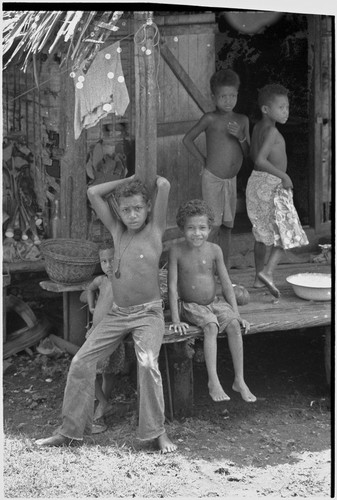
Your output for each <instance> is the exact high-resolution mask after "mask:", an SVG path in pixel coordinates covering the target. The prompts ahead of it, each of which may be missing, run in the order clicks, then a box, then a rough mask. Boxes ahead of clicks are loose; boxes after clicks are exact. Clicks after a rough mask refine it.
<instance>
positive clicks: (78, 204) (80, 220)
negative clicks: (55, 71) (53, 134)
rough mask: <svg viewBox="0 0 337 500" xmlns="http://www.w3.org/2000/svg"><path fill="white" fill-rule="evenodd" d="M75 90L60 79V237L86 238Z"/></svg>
mask: <svg viewBox="0 0 337 500" xmlns="http://www.w3.org/2000/svg"><path fill="white" fill-rule="evenodd" d="M74 114H75V86H74V81H73V79H72V78H70V76H69V73H68V72H63V74H62V75H61V110H60V132H61V133H60V148H62V149H63V150H64V151H65V153H64V155H63V157H62V158H61V162H60V165H61V189H60V205H61V236H62V237H63V238H84V239H85V238H87V229H88V215H87V209H86V208H87V206H88V204H87V201H88V200H87V177H86V170H85V164H86V141H85V136H86V133H85V131H82V134H81V136H80V137H79V138H78V139H77V140H75V133H74Z"/></svg>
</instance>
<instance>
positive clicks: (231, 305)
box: [168, 200, 256, 403]
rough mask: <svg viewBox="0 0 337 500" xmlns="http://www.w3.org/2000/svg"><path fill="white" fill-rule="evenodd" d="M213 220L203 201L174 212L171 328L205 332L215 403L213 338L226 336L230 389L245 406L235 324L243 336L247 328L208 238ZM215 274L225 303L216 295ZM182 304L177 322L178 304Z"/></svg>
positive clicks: (219, 397) (220, 396) (247, 396)
mask: <svg viewBox="0 0 337 500" xmlns="http://www.w3.org/2000/svg"><path fill="white" fill-rule="evenodd" d="M213 220H214V215H213V212H212V210H211V209H210V207H208V205H207V204H206V203H205V201H203V200H192V201H189V202H187V203H186V204H184V205H182V206H181V207H180V208H179V210H178V213H177V225H178V227H179V228H180V229H181V230H182V231H183V232H184V236H185V239H184V241H183V242H178V243H176V244H174V245H173V246H172V247H171V248H170V252H169V268H168V287H169V301H170V309H171V315H172V325H170V329H172V330H173V331H174V332H178V333H180V334H181V335H182V334H184V333H185V332H186V330H187V329H188V324H187V323H191V324H194V325H196V326H199V327H200V328H202V329H203V331H204V354H205V362H206V367H207V373H208V390H209V394H210V396H211V398H212V399H213V400H214V401H228V400H229V399H230V398H229V396H228V395H227V394H226V393H225V391H224V390H223V388H222V386H221V384H220V381H219V378H218V374H217V368H216V367H217V336H218V333H219V332H223V331H225V332H226V333H227V338H228V344H229V349H230V352H231V356H232V360H233V366H234V373H235V378H234V383H233V385H232V389H233V390H234V391H237V392H240V394H241V396H242V398H243V399H244V401H246V402H248V403H251V402H254V401H256V397H255V396H254V395H253V394H252V393H251V392H250V390H249V388H248V387H247V385H246V383H245V380H244V375H243V371H244V370H243V342H242V335H241V328H240V325H242V326H243V328H244V330H245V333H246V332H247V331H248V330H249V327H250V325H249V323H248V322H247V321H245V320H244V319H242V318H241V317H240V314H239V310H238V306H237V303H236V299H235V295H234V291H233V285H232V283H231V281H230V279H229V276H228V273H227V270H226V267H225V265H224V261H223V256H222V252H221V249H220V247H219V246H218V245H216V244H215V243H210V242H208V241H207V238H208V236H209V234H210V231H211V227H212V224H213ZM215 273H217V275H218V277H219V279H220V283H221V286H222V293H223V296H224V298H225V301H224V300H223V299H221V298H220V297H217V296H216V280H215ZM179 299H180V300H181V317H182V320H183V321H187V323H184V322H181V320H180V317H179V308H178V300H179Z"/></svg>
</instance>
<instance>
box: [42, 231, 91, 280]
mask: <svg viewBox="0 0 337 500" xmlns="http://www.w3.org/2000/svg"><path fill="white" fill-rule="evenodd" d="M40 250H41V254H42V256H43V258H44V261H45V267H46V272H47V274H48V276H49V278H50V279H51V280H52V281H55V282H56V283H61V284H63V285H70V284H73V283H81V282H83V281H88V280H89V279H90V278H91V277H92V275H93V273H94V271H95V268H96V265H97V264H98V263H99V253H98V246H97V245H96V243H93V242H91V241H87V240H79V239H66V238H56V239H50V240H44V241H42V243H41V245H40Z"/></svg>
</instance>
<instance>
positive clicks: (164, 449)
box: [158, 432, 177, 453]
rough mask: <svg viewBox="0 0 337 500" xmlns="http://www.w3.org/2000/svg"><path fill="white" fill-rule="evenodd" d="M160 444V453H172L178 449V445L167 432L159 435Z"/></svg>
mask: <svg viewBox="0 0 337 500" xmlns="http://www.w3.org/2000/svg"><path fill="white" fill-rule="evenodd" d="M158 446H159V449H160V453H172V451H175V450H176V449H177V445H176V444H173V443H172V441H171V440H170V439H169V437H168V435H167V434H166V432H164V434H161V436H159V437H158Z"/></svg>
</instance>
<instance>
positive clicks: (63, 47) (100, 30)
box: [2, 10, 129, 71]
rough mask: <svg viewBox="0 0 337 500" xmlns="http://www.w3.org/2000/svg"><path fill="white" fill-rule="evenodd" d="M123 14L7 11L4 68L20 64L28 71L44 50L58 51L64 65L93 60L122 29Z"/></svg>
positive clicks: (4, 36) (4, 25)
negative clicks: (30, 64) (121, 19)
mask: <svg viewBox="0 0 337 500" xmlns="http://www.w3.org/2000/svg"><path fill="white" fill-rule="evenodd" d="M127 14H129V13H127ZM122 15H123V12H122V11H80V10H75V11H4V12H3V19H2V29H3V45H2V52H3V59H4V60H3V69H5V68H6V67H7V66H8V65H9V64H10V63H17V64H19V65H21V69H22V70H23V71H26V69H27V65H28V63H29V62H30V61H31V60H34V58H35V56H36V54H38V53H39V52H41V51H45V52H48V53H49V54H51V53H55V52H58V53H59V54H60V57H61V66H62V65H63V64H64V63H70V64H71V66H73V67H78V66H79V65H80V64H81V63H82V61H83V60H84V59H89V60H90V59H93V58H94V57H95V55H96V53H97V52H98V51H99V50H100V48H101V46H102V44H103V43H104V42H105V41H106V40H107V38H108V37H109V35H111V33H112V32H114V31H118V30H119V27H118V26H117V22H118V21H119V19H120V18H121V16H122Z"/></svg>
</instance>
